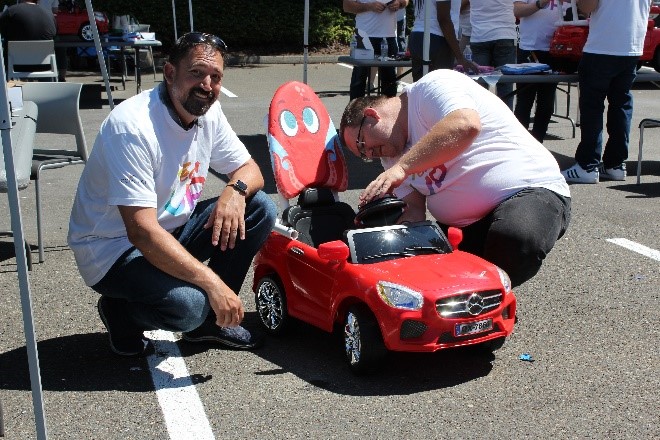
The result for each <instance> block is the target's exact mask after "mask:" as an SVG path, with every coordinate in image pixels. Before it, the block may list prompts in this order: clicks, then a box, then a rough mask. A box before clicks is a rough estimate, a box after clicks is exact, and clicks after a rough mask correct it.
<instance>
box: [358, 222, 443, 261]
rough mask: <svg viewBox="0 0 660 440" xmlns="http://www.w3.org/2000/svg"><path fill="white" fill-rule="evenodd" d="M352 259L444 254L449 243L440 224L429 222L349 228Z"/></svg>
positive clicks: (383, 258)
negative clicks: (439, 226)
mask: <svg viewBox="0 0 660 440" xmlns="http://www.w3.org/2000/svg"><path fill="white" fill-rule="evenodd" d="M347 239H348V244H349V247H350V250H351V261H352V262H353V263H357V264H370V263H378V262H381V261H387V260H393V259H396V258H402V257H410V256H413V255H421V254H446V253H450V252H451V246H450V244H449V242H448V241H447V238H446V237H445V235H444V234H443V233H442V231H441V230H440V228H438V226H437V225H436V224H434V223H431V222H428V221H426V222H419V223H411V224H407V225H394V226H382V227H377V228H367V229H354V230H350V231H348V234H347Z"/></svg>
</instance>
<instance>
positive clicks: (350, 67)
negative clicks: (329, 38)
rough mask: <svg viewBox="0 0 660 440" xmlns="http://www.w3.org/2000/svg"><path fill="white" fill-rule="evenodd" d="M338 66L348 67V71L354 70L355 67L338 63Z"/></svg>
mask: <svg viewBox="0 0 660 440" xmlns="http://www.w3.org/2000/svg"><path fill="white" fill-rule="evenodd" d="M337 65H338V66H342V67H346V68H348V69H352V68H353V66H351V65H350V64H344V63H337Z"/></svg>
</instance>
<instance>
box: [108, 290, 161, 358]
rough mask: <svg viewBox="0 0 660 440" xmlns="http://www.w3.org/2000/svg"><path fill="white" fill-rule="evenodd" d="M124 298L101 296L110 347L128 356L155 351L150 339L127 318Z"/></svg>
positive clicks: (119, 353) (139, 355)
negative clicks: (123, 304) (123, 306)
mask: <svg viewBox="0 0 660 440" xmlns="http://www.w3.org/2000/svg"><path fill="white" fill-rule="evenodd" d="M122 302H123V300H120V299H116V298H110V297H106V296H101V298H99V302H98V304H97V308H98V311H99V316H100V317H101V322H103V325H104V326H105V328H106V330H108V339H109V340H110V349H111V350H112V351H113V352H114V353H116V354H118V355H120V356H126V357H142V356H147V355H149V354H151V353H153V352H154V346H153V344H152V343H151V341H150V340H148V339H146V338H145V337H144V335H143V334H142V330H140V329H139V328H137V327H136V326H135V325H134V324H133V323H132V322H130V321H129V320H128V319H126V316H125V313H126V312H125V311H124V310H123V308H122V307H121V305H122Z"/></svg>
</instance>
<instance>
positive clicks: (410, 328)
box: [399, 319, 427, 339]
mask: <svg viewBox="0 0 660 440" xmlns="http://www.w3.org/2000/svg"><path fill="white" fill-rule="evenodd" d="M426 329H427V327H426V324H424V323H423V322H420V321H413V320H412V319H406V320H405V321H403V324H401V330H400V332H399V337H400V338H401V339H412V338H419V337H420V336H422V335H423V334H424V332H425V331H426Z"/></svg>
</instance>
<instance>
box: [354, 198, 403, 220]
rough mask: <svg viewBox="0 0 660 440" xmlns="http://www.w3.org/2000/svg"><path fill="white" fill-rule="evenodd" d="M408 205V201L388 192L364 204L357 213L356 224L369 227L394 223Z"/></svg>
mask: <svg viewBox="0 0 660 440" xmlns="http://www.w3.org/2000/svg"><path fill="white" fill-rule="evenodd" d="M406 206H407V205H406V202H404V201H403V200H401V199H400V198H398V197H396V196H393V195H391V194H388V195H386V196H384V197H382V198H380V199H376V200H372V201H370V202H369V203H366V204H365V205H363V206H362V207H361V208H360V209H359V211H358V213H357V214H356V215H355V225H356V226H360V227H367V228H371V227H375V226H389V225H393V224H395V223H396V221H397V220H398V219H399V217H401V214H403V211H405V209H406Z"/></svg>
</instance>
